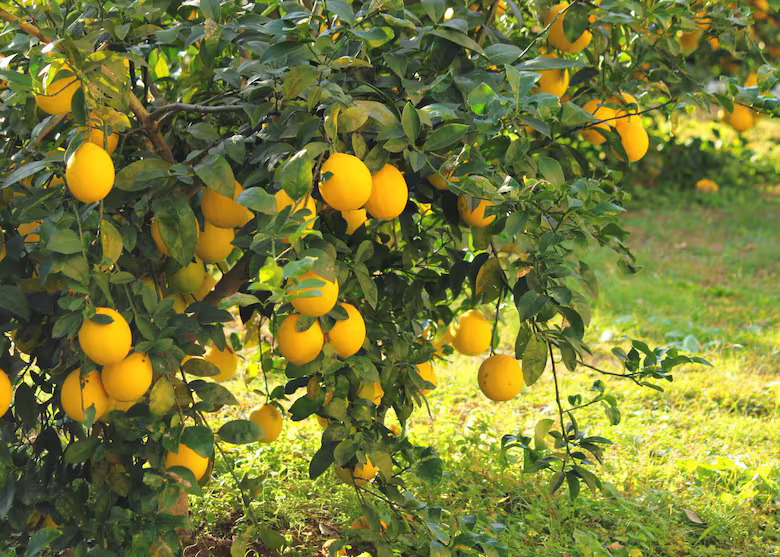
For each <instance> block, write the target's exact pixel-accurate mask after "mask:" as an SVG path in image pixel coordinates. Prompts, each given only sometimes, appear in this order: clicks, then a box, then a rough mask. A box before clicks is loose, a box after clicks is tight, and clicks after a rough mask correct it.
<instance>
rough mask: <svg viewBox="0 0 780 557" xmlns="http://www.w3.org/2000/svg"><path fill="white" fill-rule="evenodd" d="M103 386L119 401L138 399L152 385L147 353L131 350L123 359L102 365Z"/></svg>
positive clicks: (150, 366) (150, 363) (150, 367)
mask: <svg viewBox="0 0 780 557" xmlns="http://www.w3.org/2000/svg"><path fill="white" fill-rule="evenodd" d="M101 379H102V381H103V388H104V389H105V390H106V393H108V396H110V397H111V398H114V399H116V400H118V401H119V402H131V401H134V400H138V399H139V398H141V397H142V396H143V395H144V394H146V391H148V390H149V387H151V386H152V360H151V358H149V355H148V354H144V353H142V352H133V353H132V354H130V355H129V356H127V357H126V358H125V359H124V360H121V361H119V362H117V363H115V364H111V365H107V366H105V367H103V373H102V374H101Z"/></svg>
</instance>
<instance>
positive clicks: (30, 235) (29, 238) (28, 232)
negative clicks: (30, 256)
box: [16, 220, 43, 244]
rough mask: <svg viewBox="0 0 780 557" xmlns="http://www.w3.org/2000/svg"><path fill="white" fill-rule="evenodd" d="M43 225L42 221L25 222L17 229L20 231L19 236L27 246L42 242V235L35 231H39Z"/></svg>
mask: <svg viewBox="0 0 780 557" xmlns="http://www.w3.org/2000/svg"><path fill="white" fill-rule="evenodd" d="M41 224H43V221H42V220H34V221H32V222H25V223H22V224H20V225H19V226H17V227H16V229H17V230H18V231H19V236H21V237H22V238H23V239H24V243H25V244H34V243H37V242H40V240H41V235H40V234H38V233H37V232H33V231H34V230H38V229H39V228H40V227H41Z"/></svg>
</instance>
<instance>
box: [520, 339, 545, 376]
mask: <svg viewBox="0 0 780 557" xmlns="http://www.w3.org/2000/svg"><path fill="white" fill-rule="evenodd" d="M546 365H547V342H545V340H544V339H541V338H539V337H538V336H536V335H533V336H532V337H531V339H530V340H529V341H528V346H526V348H525V352H524V353H523V380H524V382H525V384H526V386H528V387H530V386H531V385H533V384H534V383H536V381H537V380H538V379H539V378H540V377H541V376H542V373H544V368H545V366H546Z"/></svg>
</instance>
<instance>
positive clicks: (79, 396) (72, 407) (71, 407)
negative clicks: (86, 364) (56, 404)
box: [60, 369, 108, 422]
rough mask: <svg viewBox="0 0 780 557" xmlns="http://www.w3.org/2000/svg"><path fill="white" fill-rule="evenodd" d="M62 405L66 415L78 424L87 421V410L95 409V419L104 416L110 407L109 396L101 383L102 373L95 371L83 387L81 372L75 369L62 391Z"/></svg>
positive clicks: (67, 378) (87, 377) (88, 376)
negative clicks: (91, 407)
mask: <svg viewBox="0 0 780 557" xmlns="http://www.w3.org/2000/svg"><path fill="white" fill-rule="evenodd" d="M60 403H61V404H62V409H63V410H64V411H65V414H67V416H68V417H69V418H70V419H71V420H74V421H76V422H83V421H84V420H86V419H87V415H86V410H87V409H89V407H90V406H93V405H94V407H95V418H99V417H100V416H102V415H103V414H104V413H105V411H106V407H107V406H108V395H107V394H106V391H105V389H104V388H103V383H102V382H101V381H100V373H98V371H97V370H95V369H93V370H92V371H90V372H89V373H88V374H87V376H86V378H85V379H84V386H83V387H82V386H81V370H80V369H74V370H73V371H71V372H70V373H69V374H68V376H67V377H66V378H65V381H64V382H63V383H62V390H61V391H60Z"/></svg>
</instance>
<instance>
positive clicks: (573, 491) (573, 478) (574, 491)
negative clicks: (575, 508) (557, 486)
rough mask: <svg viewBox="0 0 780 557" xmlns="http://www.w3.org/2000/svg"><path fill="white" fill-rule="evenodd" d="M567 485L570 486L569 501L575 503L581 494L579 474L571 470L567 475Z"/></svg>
mask: <svg viewBox="0 0 780 557" xmlns="http://www.w3.org/2000/svg"><path fill="white" fill-rule="evenodd" d="M566 483H567V484H568V485H569V499H571V501H572V502H573V501H574V500H575V499H576V498H577V495H579V493H580V478H579V476H577V472H575V471H574V470H570V471H569V472H568V473H567V474H566Z"/></svg>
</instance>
